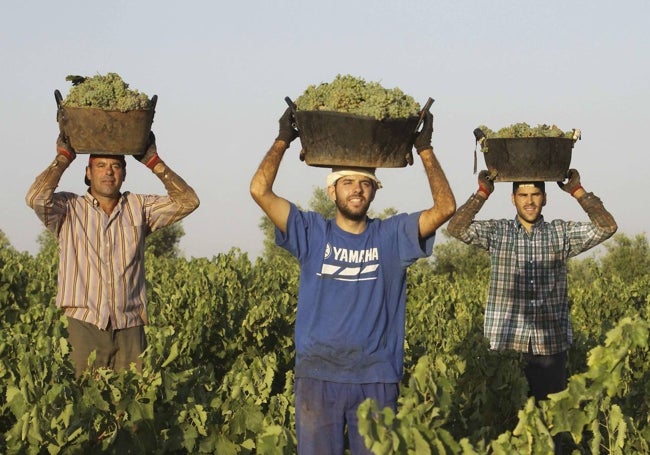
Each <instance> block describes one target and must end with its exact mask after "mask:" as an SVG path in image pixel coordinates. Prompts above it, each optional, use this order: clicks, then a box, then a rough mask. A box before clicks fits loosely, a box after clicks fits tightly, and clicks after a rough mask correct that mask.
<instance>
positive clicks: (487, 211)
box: [0, 0, 650, 257]
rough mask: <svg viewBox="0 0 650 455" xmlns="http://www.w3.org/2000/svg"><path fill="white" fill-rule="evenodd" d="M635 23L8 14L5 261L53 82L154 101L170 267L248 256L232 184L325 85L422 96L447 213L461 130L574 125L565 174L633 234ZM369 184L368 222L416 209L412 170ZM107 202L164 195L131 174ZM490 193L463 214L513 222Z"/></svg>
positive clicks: (425, 9) (286, 13)
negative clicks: (177, 227)
mask: <svg viewBox="0 0 650 455" xmlns="http://www.w3.org/2000/svg"><path fill="white" fill-rule="evenodd" d="M487 5H489V8H488V7H487ZM649 17H650V2H647V1H645V0H636V1H625V2H618V3H615V2H606V1H590V2H587V1H571V2H567V1H546V2H525V1H521V0H519V1H515V0H497V1H493V2H489V3H487V2H471V1H463V0H461V1H455V2H435V1H412V2H396V1H394V2H386V1H383V0H374V1H365V0H362V1H356V2H355V1H349V0H348V1H339V0H331V1H329V2H313V1H310V0H303V1H301V2H297V1H283V0H279V1H266V2H264V1H249V2H214V1H185V2H169V1H129V2H127V1H125V0H114V1H111V2H87V1H80V0H75V1H69V0H62V1H59V2H45V1H42V2H36V1H24V2H18V1H15V0H10V1H9V2H6V4H5V5H4V6H3V14H2V16H1V17H0V25H1V27H0V58H1V61H2V70H0V93H1V97H0V100H1V103H0V112H1V119H2V121H1V122H0V135H1V136H0V137H2V145H3V155H4V166H3V170H4V175H3V178H2V179H0V182H1V183H0V185H2V187H1V188H0V189H1V191H0V198H1V199H0V205H1V206H2V208H3V209H2V210H3V212H2V213H3V214H2V217H1V219H0V230H2V231H3V232H4V233H5V235H7V237H8V238H9V240H10V242H11V243H12V245H13V246H14V247H16V248H17V249H19V250H21V251H23V250H25V251H29V252H32V253H35V252H36V251H37V249H38V245H37V242H36V239H37V237H38V235H39V233H40V232H41V231H42V229H43V228H42V225H41V224H40V222H39V220H38V219H37V218H36V216H35V215H34V213H33V212H32V211H31V210H30V209H29V208H28V207H27V206H26V205H25V202H24V197H25V193H26V191H27V189H28V187H29V185H30V184H31V183H32V182H33V180H34V177H35V176H36V175H37V174H38V173H40V172H41V171H42V170H43V169H44V168H45V167H46V166H47V165H48V164H49V163H50V161H51V159H52V158H53V157H54V154H55V140H56V136H57V131H58V127H57V124H56V122H55V111H56V104H55V101H54V95H53V92H54V90H55V89H59V90H61V92H62V93H63V95H64V96H65V94H66V93H67V92H68V90H69V88H70V84H69V83H68V82H66V81H65V77H66V75H68V74H80V75H86V76H88V75H94V74H98V73H99V74H105V73H107V72H116V73H118V74H120V75H121V76H122V77H123V79H124V80H125V81H126V82H128V83H129V84H130V86H131V87H132V88H134V89H137V90H140V91H142V92H144V93H147V94H149V95H153V94H157V95H158V97H159V99H158V105H157V109H156V117H155V120H154V125H153V130H154V132H155V133H156V138H157V143H158V151H159V153H160V155H161V157H162V158H163V159H164V160H165V161H166V162H167V163H168V164H169V165H170V166H171V167H172V168H173V169H174V170H175V171H177V172H178V173H179V174H180V175H181V176H183V177H184V178H185V179H186V180H187V181H188V182H189V183H190V184H191V185H192V186H194V188H195V189H196V190H197V192H198V194H199V197H200V198H201V206H200V207H199V209H198V210H197V211H196V212H195V213H193V214H192V215H190V216H189V217H188V218H186V219H185V220H184V221H183V226H184V229H185V232H186V235H185V237H184V238H183V240H182V242H181V249H182V250H183V251H184V253H185V254H186V255H187V256H188V257H191V256H194V257H212V256H214V255H217V254H219V253H223V252H227V251H229V250H230V249H231V248H233V247H236V248H239V249H241V250H243V251H245V252H248V253H249V254H251V256H256V255H257V254H259V253H260V251H261V248H262V234H261V232H260V230H259V228H258V224H259V221H260V218H261V216H262V212H261V211H260V209H259V208H258V207H257V206H256V205H255V204H254V203H253V201H252V199H251V198H250V196H249V192H248V185H249V182H250V178H251V176H252V175H253V173H254V171H255V169H256V167H257V165H258V164H259V162H260V160H261V159H262V157H263V155H264V153H265V152H266V151H267V150H268V148H269V147H270V145H271V144H272V142H273V139H274V138H275V136H276V134H277V120H278V118H279V117H280V115H281V114H282V112H283V111H284V109H285V107H286V104H285V102H284V97H285V96H290V97H291V98H293V99H295V98H297V97H298V96H299V95H300V94H301V93H302V91H303V90H304V89H305V88H306V87H307V86H308V85H310V84H318V83H321V82H327V81H330V80H332V79H333V78H334V77H335V76H336V75H337V74H351V75H354V76H357V77H362V78H364V79H366V80H367V81H375V82H380V83H382V84H383V85H384V86H385V87H387V88H392V87H399V88H401V89H402V90H403V91H405V92H406V93H408V94H410V95H411V96H413V97H414V98H416V100H418V101H420V102H424V101H425V100H426V99H427V98H428V97H429V96H430V97H432V98H434V99H435V103H434V104H433V107H432V108H431V112H433V114H434V116H435V132H434V138H433V144H434V147H435V150H436V154H437V156H438V158H439V160H440V162H441V164H442V166H443V168H444V169H445V171H446V173H447V177H448V178H449V180H450V183H451V186H452V189H453V190H454V193H455V195H456V199H457V202H458V204H459V205H460V204H461V203H463V202H464V201H465V200H466V199H467V198H468V197H469V195H470V194H471V193H472V192H473V191H474V190H475V189H476V176H475V175H474V174H473V150H474V138H473V135H472V130H473V129H474V128H475V127H476V126H478V125H480V124H485V125H488V126H490V127H491V128H492V129H498V128H500V127H502V126H506V125H509V124H511V123H514V122H522V121H523V122H527V123H529V124H531V125H536V124H539V123H547V124H556V125H558V126H559V127H560V128H562V129H567V130H568V129H571V128H580V129H581V130H582V134H583V139H582V140H581V141H579V142H577V143H576V145H575V147H574V151H573V159H572V167H575V168H577V169H578V170H579V171H580V174H581V175H582V180H583V184H584V186H585V188H586V189H587V191H593V192H594V193H595V194H596V195H598V196H599V197H600V198H601V199H602V200H603V202H604V203H605V206H606V207H607V208H608V209H609V210H610V211H611V212H612V214H613V215H614V216H615V218H616V219H617V221H618V223H619V232H624V233H626V234H628V235H636V234H639V233H645V232H646V230H647V229H648V228H647V227H648V226H649V225H650V214H649V212H648V209H647V207H648V206H647V202H646V203H644V202H643V198H644V196H645V193H646V192H647V186H648V184H647V175H648V173H649V172H650V154H649V153H648V152H647V151H646V150H645V149H646V148H647V144H646V137H645V133H646V132H648V130H649V129H650V115H649V114H648V109H649V106H650V31H649V30H650V29H649V28H648V18H649ZM299 151H300V144H299V142H296V143H294V144H293V145H292V146H291V148H290V149H289V150H288V152H287V154H286V155H285V159H284V161H283V163H282V167H281V169H280V173H279V175H278V179H277V183H276V191H277V192H278V193H279V194H280V195H282V196H284V197H286V198H287V199H289V200H292V201H294V202H296V203H298V204H299V205H302V206H307V205H308V202H309V199H310V197H311V195H312V192H313V190H314V188H316V187H319V186H324V182H325V176H326V174H327V172H328V171H327V170H326V169H322V168H314V167H309V166H307V165H305V164H304V163H303V162H300V161H299V159H298V153H299ZM480 159H481V158H480V157H479V160H480ZM86 162H87V158H86V157H85V156H83V155H80V156H79V157H78V159H77V160H76V161H75V162H74V163H73V164H72V166H71V167H70V168H69V169H68V171H67V172H66V174H65V175H64V177H63V179H62V181H61V184H60V186H59V189H61V190H67V191H73V192H77V193H81V192H83V191H85V188H86V187H85V185H84V184H83V173H84V167H85V165H86ZM479 164H483V162H482V161H479ZM378 175H379V176H380V178H381V179H382V181H383V183H384V188H383V189H382V190H381V191H380V192H379V193H378V195H377V198H376V199H375V202H374V205H373V209H374V210H375V211H381V210H382V209H384V208H386V207H394V208H397V209H398V210H400V211H406V212H412V211H416V210H419V209H422V208H426V207H428V206H429V205H430V204H431V197H430V195H429V192H428V187H427V182H426V179H425V176H424V173H423V171H422V168H421V164H420V163H419V162H418V161H417V159H416V161H415V164H414V165H413V166H409V167H406V168H399V169H380V170H379V171H378ZM123 188H124V189H128V190H130V191H133V192H150V193H160V192H163V191H164V188H163V186H162V184H161V183H160V182H159V181H158V180H157V179H156V178H155V177H154V176H153V175H151V174H150V173H149V172H148V171H147V170H146V169H144V168H143V167H142V166H141V165H139V164H138V163H136V162H135V161H132V162H129V165H128V175H127V180H126V182H125V184H124V187H123ZM509 189H510V187H509V185H508V184H506V183H497V186H496V191H495V193H494V194H493V196H492V197H491V198H490V200H489V201H488V202H487V204H486V205H485V207H484V209H483V210H482V211H481V212H480V213H479V217H480V218H502V217H506V218H510V217H511V216H513V214H514V209H513V207H512V205H511V203H510V196H509ZM547 193H548V204H547V206H546V207H545V209H544V214H545V217H546V218H547V219H553V218H564V219H576V220H586V219H587V218H586V215H585V214H584V213H583V212H582V210H581V209H580V207H579V205H578V204H577V203H576V202H575V201H574V200H573V199H571V198H570V197H569V196H568V195H566V194H564V193H562V192H561V191H560V190H559V189H558V188H557V187H556V186H555V185H547Z"/></svg>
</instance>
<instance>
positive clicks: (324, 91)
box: [296, 74, 420, 120]
mask: <svg viewBox="0 0 650 455" xmlns="http://www.w3.org/2000/svg"><path fill="white" fill-rule="evenodd" d="M296 106H297V107H298V109H301V110H305V111H335V112H346V113H349V114H357V115H366V116H369V117H374V118H376V119H377V120H382V119H385V118H404V117H411V116H414V115H417V114H418V112H419V110H420V105H419V104H418V103H417V102H416V101H415V100H414V99H413V97H411V96H409V95H406V94H405V93H404V92H402V90H400V89H399V88H393V89H386V88H384V87H382V86H381V84H379V83H378V82H366V81H365V80H364V79H362V78H358V77H355V76H351V75H349V74H346V75H340V74H338V75H337V76H336V77H335V78H334V80H333V81H332V82H323V83H321V84H319V85H310V86H309V87H307V89H306V90H305V91H304V93H303V94H302V95H300V96H299V97H298V98H297V99H296Z"/></svg>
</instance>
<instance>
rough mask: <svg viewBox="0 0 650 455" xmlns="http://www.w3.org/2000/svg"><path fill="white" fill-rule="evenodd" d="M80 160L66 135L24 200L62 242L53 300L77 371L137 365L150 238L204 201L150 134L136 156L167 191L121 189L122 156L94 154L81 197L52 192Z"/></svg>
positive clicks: (141, 347)
mask: <svg viewBox="0 0 650 455" xmlns="http://www.w3.org/2000/svg"><path fill="white" fill-rule="evenodd" d="M75 158H76V153H75V151H74V149H73V148H72V147H71V146H70V144H69V143H68V141H67V139H66V137H65V136H64V135H63V134H60V135H59V138H58V139H57V154H56V157H55V159H54V161H52V163H51V164H50V165H49V166H48V167H47V168H46V169H45V170H44V171H43V172H42V173H41V174H40V175H39V176H38V177H36V180H35V181H34V183H33V184H32V186H31V187H30V189H29V191H28V193H27V196H26V201H27V205H29V206H30V207H31V208H32V209H33V210H34V211H35V212H36V215H37V216H38V218H39V219H40V220H41V221H42V222H43V223H44V225H45V227H46V228H47V229H48V230H49V231H51V232H52V233H53V234H54V235H55V236H56V238H57V240H58V243H59V269H58V281H57V285H58V288H57V289H58V291H57V297H56V303H57V305H58V306H59V307H61V308H62V309H63V312H64V314H65V315H66V316H67V320H68V341H69V342H70V344H71V346H72V354H71V358H72V361H73V363H74V364H75V369H76V374H77V376H80V375H81V374H82V373H83V371H84V370H86V368H87V367H88V363H89V362H88V358H89V356H90V355H91V353H92V352H93V351H95V355H96V357H95V361H94V364H93V365H92V367H93V368H98V367H108V368H113V369H115V370H116V371H121V370H125V369H128V368H130V365H131V364H135V366H136V368H137V369H138V370H141V368H142V359H141V357H140V354H142V352H143V351H144V349H145V347H146V339H145V334H144V325H145V324H146V323H147V308H146V290H145V268H144V250H145V237H146V236H147V235H149V234H150V233H151V232H153V231H155V230H157V229H160V228H163V227H165V226H169V225H170V224H172V223H174V222H176V221H179V220H181V219H182V218H184V217H185V216H187V215H189V214H190V213H191V212H193V211H194V210H195V209H196V208H197V207H198V206H199V199H198V197H197V195H196V193H195V192H194V190H193V189H192V188H191V187H190V186H189V185H188V184H187V183H185V181H184V180H183V179H182V178H181V177H179V176H178V175H177V174H176V173H174V171H172V170H171V169H170V168H169V166H167V165H166V164H165V162H164V161H162V160H161V159H160V157H159V156H158V153H157V149H156V142H155V137H154V135H153V133H151V134H150V141H149V146H148V148H147V150H146V152H145V153H144V154H142V155H138V156H135V157H134V158H136V160H138V161H140V162H141V163H143V164H144V165H146V166H147V167H148V168H149V169H151V171H153V173H154V174H155V175H156V176H157V177H158V178H159V179H160V180H161V182H162V183H163V185H164V186H165V189H166V190H167V194H166V195H164V196H163V195H146V194H133V193H130V192H128V191H125V192H121V191H120V189H121V187H122V183H123V182H124V180H125V177H126V160H125V158H124V155H89V160H88V165H87V167H86V175H85V179H84V181H85V183H86V185H88V186H89V188H88V191H87V192H86V193H85V194H83V195H77V194H74V193H70V192H55V189H56V187H57V186H58V184H59V181H60V179H61V176H62V175H63V172H64V171H65V170H66V169H67V168H68V166H69V165H70V163H72V161H74V159H75Z"/></svg>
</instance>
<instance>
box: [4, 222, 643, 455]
mask: <svg viewBox="0 0 650 455" xmlns="http://www.w3.org/2000/svg"><path fill="white" fill-rule="evenodd" d="M48 235H49V234H47V235H45V234H44V235H43V237H42V239H43V242H42V243H41V251H40V252H39V253H38V255H37V257H32V256H30V255H29V254H27V253H20V252H18V251H16V250H15V249H13V248H12V247H11V245H10V244H9V242H8V241H7V240H6V237H5V236H4V235H2V233H1V232H0V272H1V273H0V315H1V316H2V318H0V396H1V397H2V399H0V433H1V434H2V437H0V453H24V454H29V453H51V454H67V453H134V454H168V453H173V454H189V453H192V454H194V453H214V454H253V453H255V454H293V453H295V452H296V440H295V409H294V405H293V379H294V378H293V364H294V345H293V326H294V323H295V304H296V300H297V295H296V293H297V287H298V277H299V270H298V266H297V264H296V262H295V260H293V259H292V258H285V257H283V256H280V255H278V256H273V257H269V258H259V259H257V260H256V261H255V262H254V263H253V262H251V261H250V260H249V259H248V257H247V256H246V255H245V254H242V253H241V252H240V251H238V250H232V251H231V252H229V253H227V254H222V255H219V256H216V257H213V258H212V259H207V258H192V259H189V260H188V259H185V258H179V257H169V256H154V255H153V254H152V252H151V251H147V261H148V262H147V289H148V299H149V316H150V324H149V325H148V326H147V328H146V335H147V340H148V343H149V346H148V348H147V350H146V352H145V353H144V358H143V361H144V362H143V363H144V368H143V372H142V373H137V372H135V371H125V372H122V373H115V372H112V371H109V370H105V369H99V370H96V371H92V372H87V373H85V374H84V375H83V376H82V377H81V378H80V379H78V380H77V379H75V374H74V368H73V367H72V364H71V362H70V357H69V355H70V353H69V346H68V343H67V341H66V336H67V331H66V330H67V329H66V327H67V322H66V319H65V318H63V317H62V316H61V313H60V311H59V310H58V309H57V308H55V307H54V305H53V298H54V295H55V286H56V282H55V279H56V261H57V255H56V250H55V249H53V248H52V247H53V246H55V243H52V238H50V237H48ZM626 245H627V244H626V243H625V242H622V243H616V242H613V243H612V245H611V248H610V249H609V251H608V253H607V255H606V256H605V257H607V256H608V255H609V254H612V255H617V254H618V253H619V248H627V246H626ZM445 254H447V259H446V261H447V262H448V263H452V262H453V253H450V252H448V251H445ZM612 257H613V256H612ZM465 259H467V258H465ZM465 259H463V255H462V254H461V263H464V262H463V261H465ZM603 259H604V258H603ZM436 261H437V259H435V260H434V261H433V263H431V264H430V263H429V262H427V261H422V262H420V263H418V265H417V266H415V267H412V268H410V269H409V273H408V283H407V286H408V301H407V322H406V334H407V339H406V345H405V375H404V380H403V382H402V385H401V392H400V397H399V403H398V409H397V412H396V413H394V412H393V411H391V410H389V409H379V408H378V407H377V405H376V403H374V402H373V401H372V400H368V401H366V402H365V403H363V405H362V406H361V407H360V408H359V410H358V415H359V417H360V421H359V428H360V432H361V434H362V435H363V437H364V439H365V441H366V443H367V444H368V446H369V447H371V448H372V451H373V452H374V453H385V454H392V453H396V454H397V453H399V454H427V453H431V454H438V453H447V454H481V455H483V454H485V455H487V454H511V453H531V454H538V453H539V454H548V453H551V451H552V447H553V444H554V443H555V441H559V440H560V439H558V437H561V440H562V444H563V445H564V447H565V449H567V450H568V451H574V452H573V453H582V454H601V453H608V454H644V453H648V452H649V451H650V448H649V447H648V441H649V440H650V419H649V417H648V416H649V415H650V368H648V365H650V350H649V348H648V336H649V332H650V323H649V321H650V315H649V314H648V313H649V311H650V277H649V276H648V274H647V273H645V274H642V275H639V276H636V277H635V278H634V279H633V281H631V282H630V281H626V280H624V279H623V278H622V277H621V276H619V274H618V270H616V271H617V273H609V272H608V273H604V272H603V268H604V267H605V266H604V265H603V264H601V262H600V261H598V260H596V259H595V258H588V259H586V260H585V261H587V262H588V264H586V265H585V267H582V264H581V263H580V262H579V261H575V262H573V263H572V264H573V265H572V270H582V269H584V270H587V271H588V272H585V273H584V275H585V276H587V275H588V276H589V281H587V282H585V281H583V278H582V275H581V276H575V277H571V280H572V281H571V287H570V302H571V305H572V310H571V314H572V318H573V325H574V331H575V335H576V337H575V338H576V340H575V344H574V347H573V348H572V349H571V351H570V353H569V372H570V376H571V377H570V380H569V385H568V388H567V389H566V390H565V391H563V392H560V393H558V394H554V395H551V396H550V397H549V400H547V401H544V402H542V403H540V404H539V406H535V403H534V401H533V400H531V399H528V398H527V387H526V381H525V379H524V377H523V374H522V372H521V366H522V364H521V358H520V356H519V355H518V354H514V353H500V352H493V351H490V350H489V349H488V346H487V342H486V341H485V339H484V337H483V333H482V331H483V311H484V302H485V298H486V294H487V286H488V281H487V279H486V278H485V277H484V276H480V274H474V273H473V272H471V270H475V264H474V263H473V262H472V261H468V262H467V263H468V264H469V265H468V267H469V269H470V272H468V271H467V270H464V268H463V267H462V266H461V267H458V268H457V269H456V270H454V271H453V273H452V276H453V279H451V280H450V279H449V276H450V275H449V273H447V272H444V273H438V270H437V269H436V267H437V264H439V263H438V262H436ZM616 264H619V262H618V261H612V265H608V266H607V267H614V269H616ZM623 265H624V264H623ZM441 270H442V269H441ZM581 273H582V272H581Z"/></svg>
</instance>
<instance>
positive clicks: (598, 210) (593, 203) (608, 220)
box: [577, 192, 618, 235]
mask: <svg viewBox="0 0 650 455" xmlns="http://www.w3.org/2000/svg"><path fill="white" fill-rule="evenodd" d="M577 200H578V203H579V204H580V206H581V207H582V209H583V210H584V211H585V212H586V213H587V216H589V219H590V220H591V222H592V223H594V224H595V225H596V226H598V227H599V228H600V229H602V230H603V231H606V232H608V233H610V235H613V234H614V233H615V232H616V230H617V229H618V225H617V224H616V220H614V217H613V216H612V214H611V213H609V212H608V211H607V210H606V209H605V206H604V205H603V203H602V201H601V200H600V199H599V198H598V197H597V196H595V195H594V193H587V192H585V193H584V194H582V195H581V196H580V197H578V198H577Z"/></svg>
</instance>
